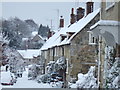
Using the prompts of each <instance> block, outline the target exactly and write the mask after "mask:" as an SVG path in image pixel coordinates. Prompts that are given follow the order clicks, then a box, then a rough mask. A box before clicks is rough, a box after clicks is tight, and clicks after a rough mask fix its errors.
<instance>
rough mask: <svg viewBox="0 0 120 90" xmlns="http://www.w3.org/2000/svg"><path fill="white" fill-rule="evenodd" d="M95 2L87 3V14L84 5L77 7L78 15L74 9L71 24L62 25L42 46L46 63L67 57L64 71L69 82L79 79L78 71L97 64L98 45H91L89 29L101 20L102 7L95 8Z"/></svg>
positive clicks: (83, 70) (84, 71) (85, 70)
mask: <svg viewBox="0 0 120 90" xmlns="http://www.w3.org/2000/svg"><path fill="white" fill-rule="evenodd" d="M93 4H94V2H87V3H86V5H87V10H86V16H85V10H84V9H83V8H82V7H79V8H78V9H77V15H75V14H74V13H73V12H74V9H72V13H71V20H73V21H71V25H69V26H68V27H61V29H60V30H59V31H58V32H56V33H55V34H54V35H53V36H52V37H50V38H49V39H48V40H47V41H46V43H45V44H44V45H43V46H42V48H41V51H42V55H43V57H44V58H45V61H46V65H47V63H48V62H49V61H55V60H57V59H58V58H60V57H65V58H66V65H67V67H66V70H65V71H66V72H64V73H65V74H66V75H65V77H66V80H67V82H72V81H73V79H77V74H78V73H80V72H81V73H86V72H87V71H88V69H89V67H90V66H91V65H94V66H95V65H96V62H95V60H96V57H97V56H96V48H97V47H96V46H93V45H89V33H88V31H89V30H90V27H91V26H92V25H93V24H95V23H96V22H98V21H99V19H100V9H97V10H93V6H94V5H93ZM88 7H89V9H88ZM74 18H77V19H76V20H77V21H74V20H75V19H74ZM61 26H62V25H61ZM46 73H47V72H46Z"/></svg>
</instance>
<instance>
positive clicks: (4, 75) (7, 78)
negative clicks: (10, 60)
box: [1, 71, 16, 85]
mask: <svg viewBox="0 0 120 90" xmlns="http://www.w3.org/2000/svg"><path fill="white" fill-rule="evenodd" d="M15 82H16V80H15V78H14V76H13V74H11V73H10V72H9V71H8V72H1V85H13V84H14V83H15Z"/></svg>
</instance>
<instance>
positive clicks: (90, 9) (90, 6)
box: [86, 2, 94, 15]
mask: <svg viewBox="0 0 120 90" xmlns="http://www.w3.org/2000/svg"><path fill="white" fill-rule="evenodd" d="M93 4H94V2H87V3H86V15H88V14H89V13H92V12H93Z"/></svg>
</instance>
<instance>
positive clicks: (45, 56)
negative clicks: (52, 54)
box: [45, 51, 47, 59]
mask: <svg viewBox="0 0 120 90" xmlns="http://www.w3.org/2000/svg"><path fill="white" fill-rule="evenodd" d="M45 59H47V51H45Z"/></svg>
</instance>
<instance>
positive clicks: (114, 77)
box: [106, 58, 120, 88]
mask: <svg viewBox="0 0 120 90" xmlns="http://www.w3.org/2000/svg"><path fill="white" fill-rule="evenodd" d="M106 88H120V58H116V61H115V62H114V63H113V66H112V67H111V69H110V70H108V75H107V80H106Z"/></svg>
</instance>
